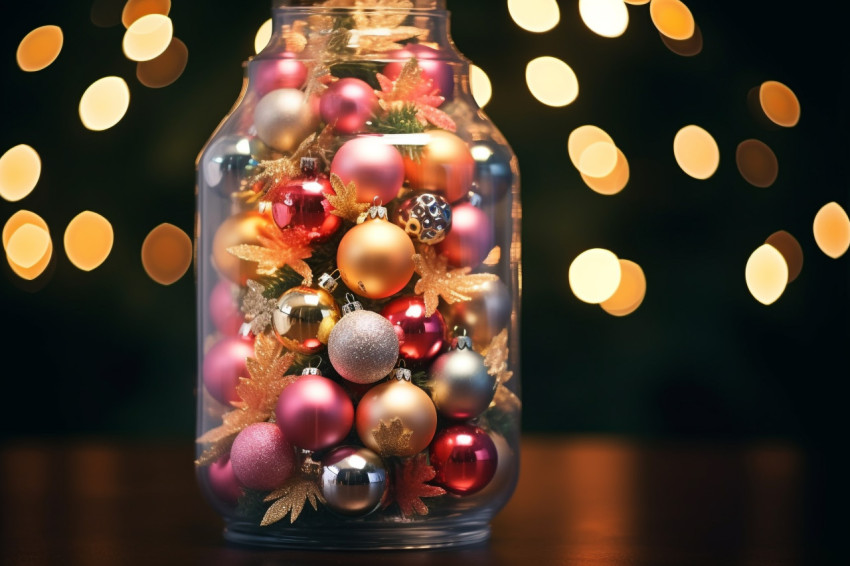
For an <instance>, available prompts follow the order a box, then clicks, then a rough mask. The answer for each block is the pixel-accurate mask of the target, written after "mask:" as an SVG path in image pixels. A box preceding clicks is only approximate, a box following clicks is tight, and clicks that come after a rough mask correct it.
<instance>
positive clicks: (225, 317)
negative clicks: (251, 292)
mask: <svg viewBox="0 0 850 566" xmlns="http://www.w3.org/2000/svg"><path fill="white" fill-rule="evenodd" d="M233 289H234V287H233V285H232V284H231V283H230V281H219V282H218V283H217V284H216V286H215V287H213V290H212V293H210V304H209V307H210V318H212V321H213V324H214V325H215V327H216V329H218V331H219V332H221V333H222V334H224V335H225V336H237V335H238V334H239V327H240V326H242V323H243V322H245V317H244V316H243V315H242V312H241V311H240V310H239V304H238V302H237V301H236V298H235V297H234V295H233Z"/></svg>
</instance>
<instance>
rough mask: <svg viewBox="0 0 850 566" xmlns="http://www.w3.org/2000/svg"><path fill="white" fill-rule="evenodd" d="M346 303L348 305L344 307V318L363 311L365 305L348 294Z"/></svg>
mask: <svg viewBox="0 0 850 566" xmlns="http://www.w3.org/2000/svg"><path fill="white" fill-rule="evenodd" d="M345 301H346V303H345V304H344V305H342V316H345V315H347V314H348V313H350V312H354V311H361V310H363V304H362V303H361V302H360V301H358V300H357V299H355V298H354V295H353V294H351V293H346V294H345Z"/></svg>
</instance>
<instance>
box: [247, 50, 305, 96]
mask: <svg viewBox="0 0 850 566" xmlns="http://www.w3.org/2000/svg"><path fill="white" fill-rule="evenodd" d="M250 78H251V87H252V88H253V89H254V92H255V93H256V95H257V96H259V97H262V96H265V95H266V94H268V93H269V92H271V91H273V90H277V89H280V88H295V89H299V88H301V87H302V86H304V83H305V82H306V80H307V67H306V66H305V65H304V63H302V62H301V61H298V60H296V59H295V54H294V53H282V54H281V55H280V58H278V59H257V61H256V65H252V66H251V68H250Z"/></svg>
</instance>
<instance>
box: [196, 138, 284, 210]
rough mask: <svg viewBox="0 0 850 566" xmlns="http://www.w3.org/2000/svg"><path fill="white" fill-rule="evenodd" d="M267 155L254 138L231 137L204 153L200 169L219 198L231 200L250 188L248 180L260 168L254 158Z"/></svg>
mask: <svg viewBox="0 0 850 566" xmlns="http://www.w3.org/2000/svg"><path fill="white" fill-rule="evenodd" d="M267 152H269V149H268V148H267V147H266V146H265V145H264V144H263V143H262V142H260V140H258V139H256V138H255V137H253V136H238V135H229V136H226V137H223V138H221V139H219V140H217V141H216V142H215V143H214V144H213V145H211V146H210V147H209V148H208V149H207V150H206V151H205V152H204V154H203V156H202V157H201V165H200V169H201V170H202V171H203V174H204V179H205V180H206V181H207V183H208V184H209V186H210V187H212V188H214V189H215V190H216V192H217V193H218V195H220V196H223V197H229V196H230V195H231V194H232V193H235V192H237V191H240V190H242V189H244V188H245V187H246V186H249V185H250V184H251V183H250V180H249V179H250V177H251V175H253V173H254V172H255V171H256V169H257V166H258V165H259V161H257V159H256V158H255V157H254V156H255V155H262V154H264V153H267Z"/></svg>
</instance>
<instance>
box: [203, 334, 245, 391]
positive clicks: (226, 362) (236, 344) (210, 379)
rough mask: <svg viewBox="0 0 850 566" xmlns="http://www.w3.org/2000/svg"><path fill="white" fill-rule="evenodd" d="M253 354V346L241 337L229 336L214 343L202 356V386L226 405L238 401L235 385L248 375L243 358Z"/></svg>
mask: <svg viewBox="0 0 850 566" xmlns="http://www.w3.org/2000/svg"><path fill="white" fill-rule="evenodd" d="M253 356H254V346H253V345H252V344H251V342H250V341H248V340H244V339H243V338H237V337H235V336H230V337H227V338H224V339H223V340H221V341H220V342H218V343H216V344H215V345H214V346H213V347H212V348H210V349H209V351H208V352H207V353H206V355H205V356H204V364H203V369H202V371H203V375H204V387H206V389H207V391H208V392H209V394H210V395H212V396H213V397H214V398H215V399H217V400H218V401H220V402H221V403H224V404H226V405H228V404H230V402H231V401H238V400H239V397H238V395H237V394H236V386H237V385H238V384H239V378H240V377H249V375H248V369H247V368H246V367H245V360H246V359H248V358H249V357H253Z"/></svg>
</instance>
